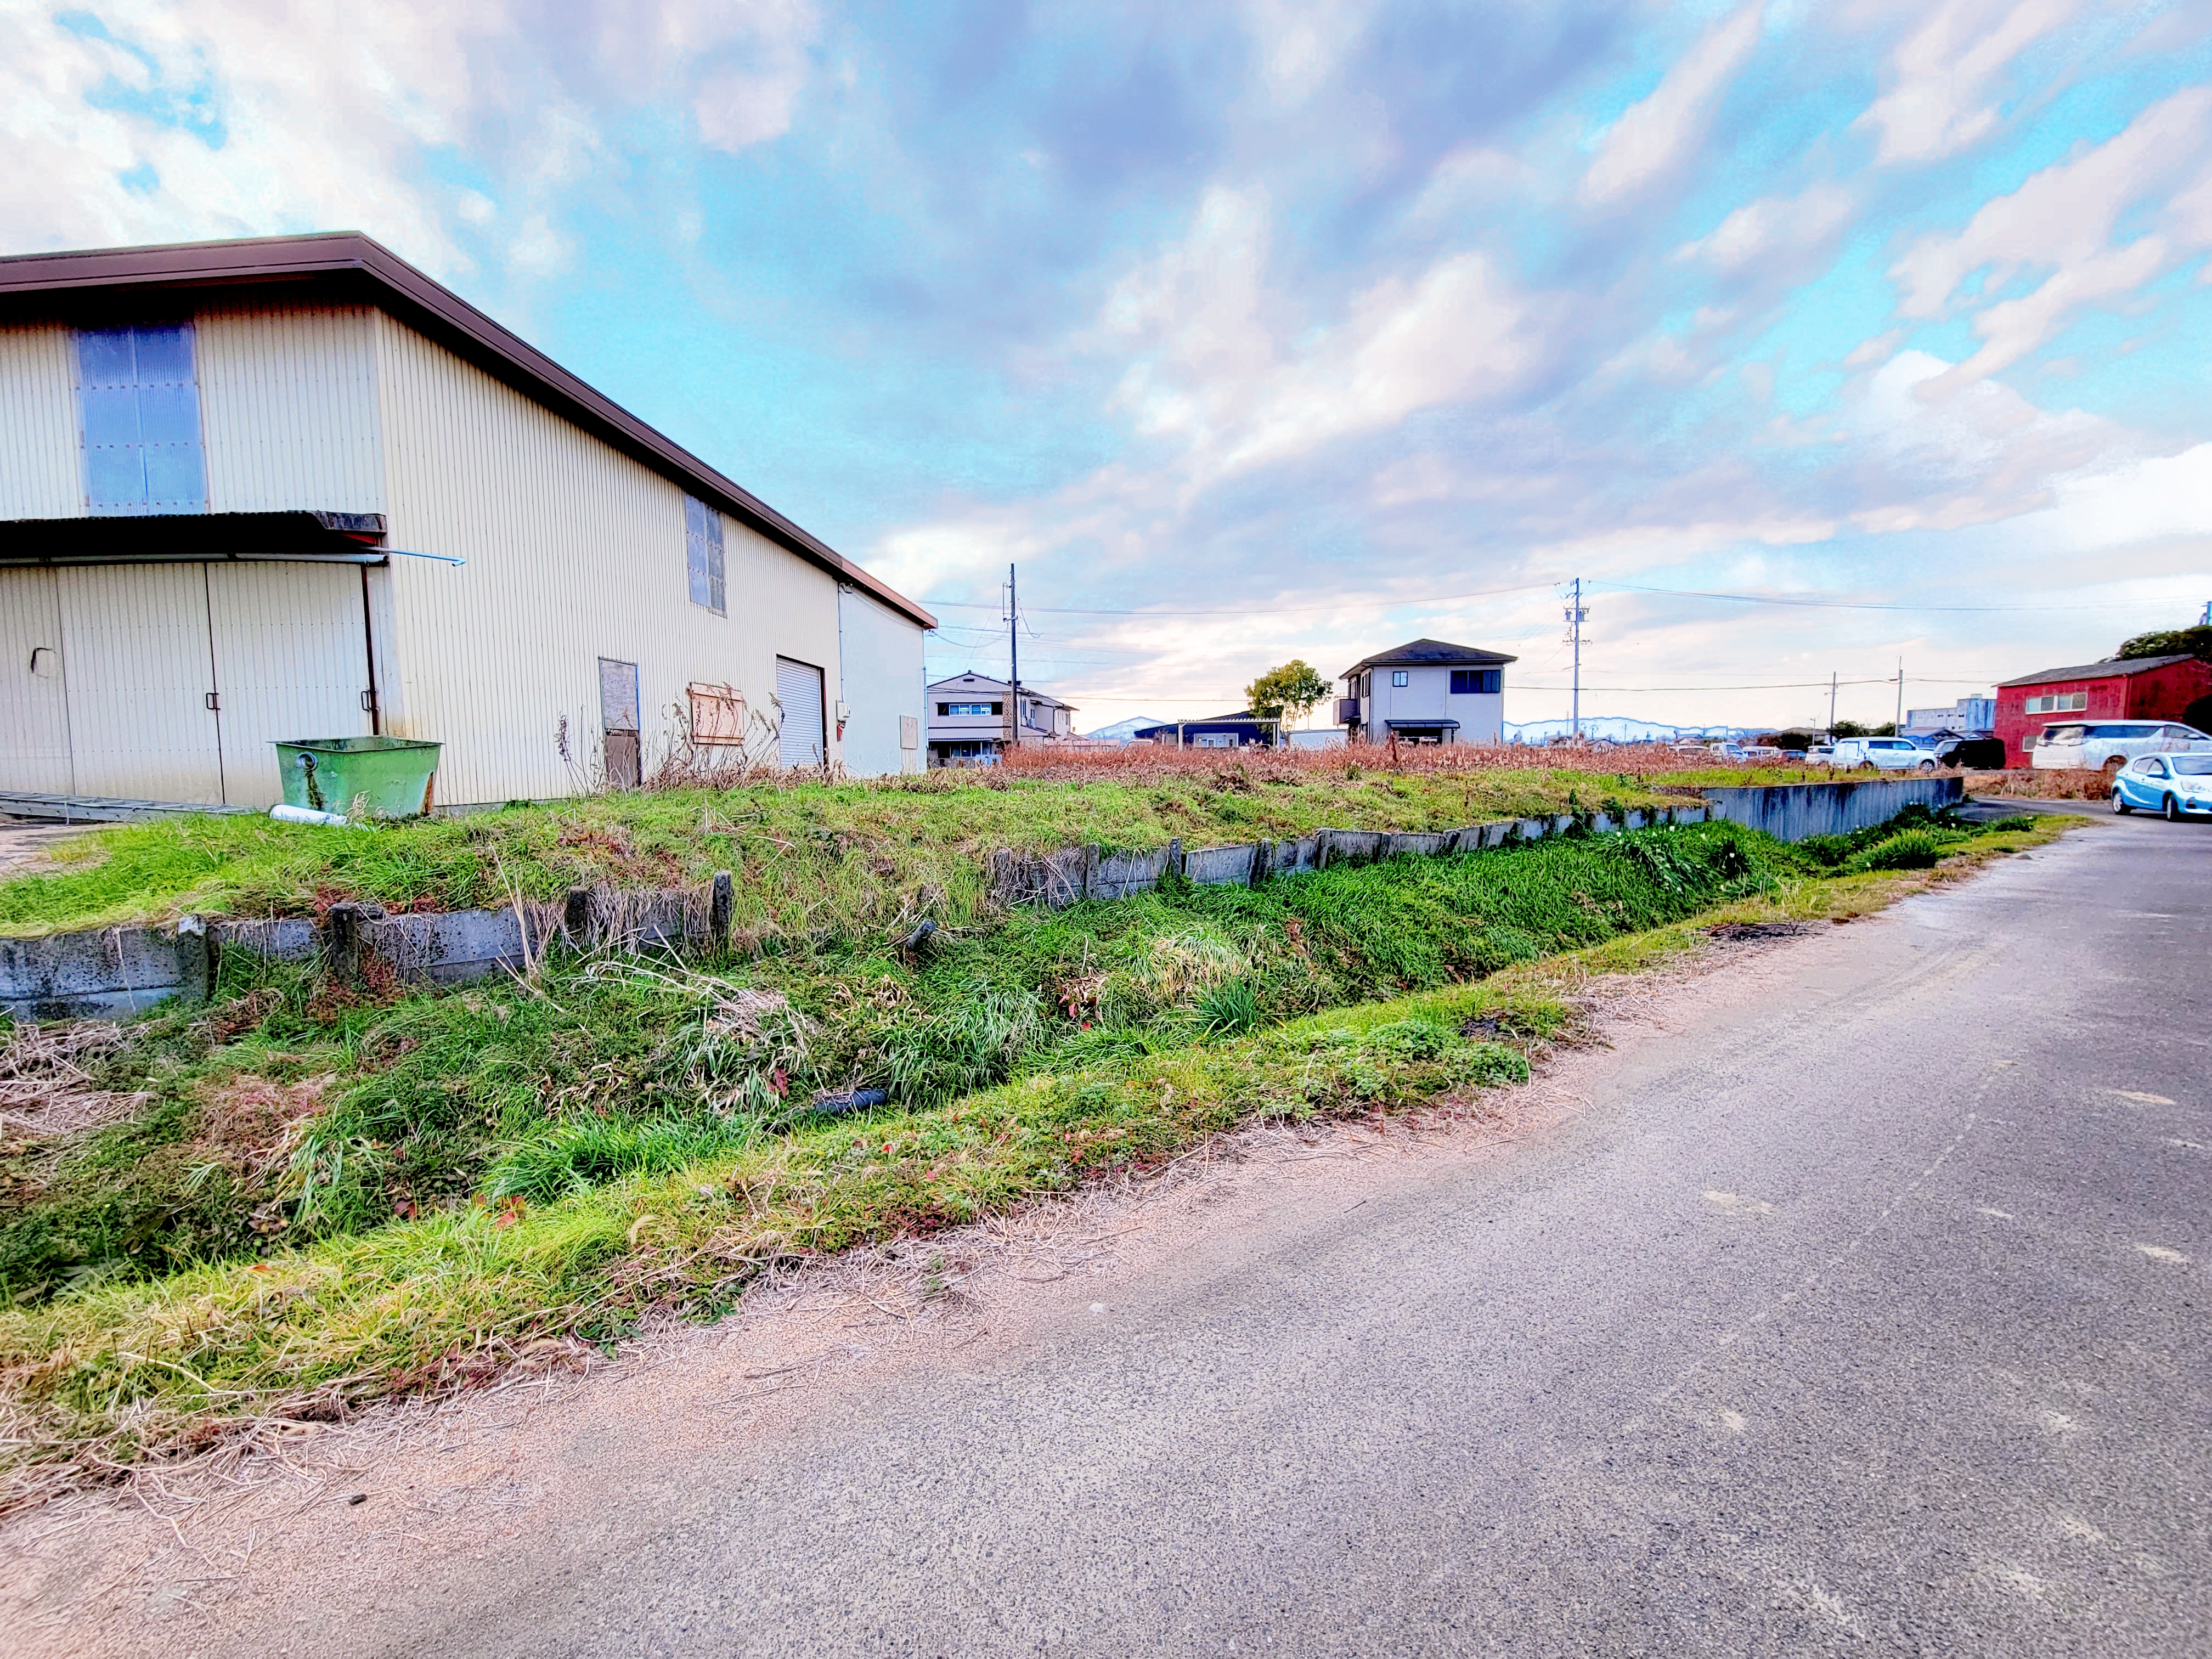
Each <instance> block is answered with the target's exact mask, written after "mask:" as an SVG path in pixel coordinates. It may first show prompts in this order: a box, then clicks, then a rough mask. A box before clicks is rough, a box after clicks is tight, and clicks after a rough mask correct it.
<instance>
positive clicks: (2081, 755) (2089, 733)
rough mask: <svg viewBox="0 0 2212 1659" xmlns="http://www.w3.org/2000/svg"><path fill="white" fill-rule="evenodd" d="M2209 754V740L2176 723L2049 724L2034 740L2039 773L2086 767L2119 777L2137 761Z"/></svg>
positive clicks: (2033, 758)
mask: <svg viewBox="0 0 2212 1659" xmlns="http://www.w3.org/2000/svg"><path fill="white" fill-rule="evenodd" d="M2190 750H2212V735H2208V734H2206V733H2205V732H2200V731H2198V730H2197V728H2196V727H2195V726H2184V725H2183V724H2182V723H2181V722H2180V721H2179V720H2053V721H2052V722H2051V724H2050V725H2048V726H2045V727H2044V728H2043V731H2042V733H2041V735H2039V737H2038V738H2036V740H2035V749H2034V752H2033V755H2032V756H2031V757H2030V760H2031V762H2032V763H2033V765H2034V766H2035V768H2036V769H2037V770H2038V771H2047V770H2052V769H2064V768H2068V767H2086V768H2087V769H2089V770H2091V771H2096V770H2099V769H2102V770H2104V771H2106V772H2107V773H2117V772H2118V771H2119V769H2121V768H2122V767H2123V766H2124V765H2126V764H2127V763H2128V762H2130V761H2131V760H2133V759H2135V758H2136V757H2137V756H2138V755H2170V754H2174V753H2186V752H2188V751H2190Z"/></svg>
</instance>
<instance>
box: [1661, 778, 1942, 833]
mask: <svg viewBox="0 0 2212 1659" xmlns="http://www.w3.org/2000/svg"><path fill="white" fill-rule="evenodd" d="M1700 793H1703V794H1704V796H1705V803H1706V805H1708V806H1710V807H1711V809H1712V814H1713V816H1714V817H1717V818H1726V819H1727V820H1728V821H1729V823H1741V824H1742V825H1744V826H1745V827H1746V828H1747V829H1759V830H1763V831H1765V833H1766V834H1767V835H1770V836H1773V837H1774V838H1775V839H1776V840H1777V841H1803V840H1805V839H1806V838H1807V837H1808V836H1843V835H1849V834H1850V832H1851V831H1852V830H1854V829H1871V828H1873V827H1874V826H1875V824H1877V823H1888V822H1889V820H1890V819H1892V818H1893V817H1896V816H1897V815H1898V814H1899V812H1902V811H1904V810H1905V808H1906V807H1908V806H1925V807H1927V808H1929V810H1930V811H1933V810H1935V809H1936V808H1938V807H1943V806H1954V805H1957V804H1958V803H1959V802H1960V801H1962V800H1964V799H1966V780H1965V779H1964V778H1960V777H1948V778H1868V779H1865V780H1863V781H1862V780H1854V779H1842V780H1838V781H1836V782H1834V783H1778V784H1767V785H1765V786H1763V787H1761V786H1752V787H1745V788H1735V789H1707V790H1704V791H1702V792H1700Z"/></svg>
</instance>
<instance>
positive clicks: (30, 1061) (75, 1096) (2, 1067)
mask: <svg viewBox="0 0 2212 1659" xmlns="http://www.w3.org/2000/svg"><path fill="white" fill-rule="evenodd" d="M7 1029H8V1040H7V1042H6V1045H5V1046H4V1047H0V1137H5V1138H8V1139H19V1138H20V1139H29V1140H45V1139H54V1138H57V1137H59V1136H64V1135H71V1134H76V1133H80V1132H81V1131H83V1130H86V1129H94V1128H97V1127H100V1125H101V1124H103V1123H113V1122H116V1121H118V1120H120V1119H123V1118H125V1117H128V1116H130V1115H131V1113H132V1112H133V1111H135V1110H137V1109H138V1108H139V1107H140V1106H141V1105H143V1104H144V1103H145V1101H146V1098H147V1097H146V1096H145V1095H143V1094H137V1093H132V1094H118V1093H116V1092H114V1091H112V1090H107V1089H102V1088H100V1087H99V1086H98V1085H95V1084H94V1082H93V1080H92V1078H91V1076H90V1075H89V1073H87V1072H86V1070H85V1069H84V1068H85V1063H86V1062H88V1061H89V1060H94V1059H97V1058H98V1057H99V1056H100V1055H103V1054H112V1052H114V1050H116V1049H117V1048H120V1047H122V1045H123V1031H122V1029H121V1028H120V1027H119V1026H118V1025H116V1024H113V1023H112V1021H108V1020H85V1021H82V1022H81V1023H79V1024H73V1025H33V1024H29V1023H28V1022H24V1023H21V1024H10V1025H9V1027H8V1028H7Z"/></svg>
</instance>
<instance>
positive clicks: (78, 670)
mask: <svg viewBox="0 0 2212 1659" xmlns="http://www.w3.org/2000/svg"><path fill="white" fill-rule="evenodd" d="M54 576H55V580H56V582H57V584H58V586H59V588H60V596H61V623H62V654H63V660H64V663H65V664H66V665H67V666H66V672H67V673H68V675H69V708H70V744H71V747H72V749H73V750H75V753H76V790H77V793H80V794H86V795H123V796H129V797H134V798H137V799H144V800H197V801H221V800H222V748H221V744H220V740H219V736H218V732H217V723H216V715H215V714H214V712H213V711H212V710H210V708H208V706H207V696H208V693H209V692H210V691H211V690H214V689H215V678H214V672H213V669H212V666H211V665H210V661H209V649H208V590H207V567H206V566H205V565H199V564H155V565H114V566H106V567H101V566H93V567H88V568H80V569H74V570H58V571H56V572H55V573H54Z"/></svg>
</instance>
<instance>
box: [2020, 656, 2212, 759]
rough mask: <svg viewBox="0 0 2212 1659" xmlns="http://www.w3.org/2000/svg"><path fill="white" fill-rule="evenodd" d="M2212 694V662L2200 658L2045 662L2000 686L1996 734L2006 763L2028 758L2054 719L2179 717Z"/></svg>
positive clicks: (2135, 658)
mask: <svg viewBox="0 0 2212 1659" xmlns="http://www.w3.org/2000/svg"><path fill="white" fill-rule="evenodd" d="M2205 696H2212V663H2208V662H2205V661H2204V660H2203V659H2201V658H2197V657H2191V656H2179V657H2131V658H2127V659H2122V660H2118V661H2113V662H2093V663H2086V664H2084V665H2081V666H2080V667H2078V668H2046V669H2045V670H2044V671H2043V672H2041V673H2040V674H2027V675H2023V676H2021V678H2019V679H2016V680H2007V681H2005V682H2004V684H2002V685H2000V686H1998V687H1997V736H1998V737H2000V738H2002V739H2004V746H2005V764H2006V765H2008V766H2026V765H2027V764H2028V763H2029V753H2028V746H2027V740H2028V739H2029V738H2032V737H2033V736H2035V735H2036V734H2037V733H2038V732H2041V731H2042V730H2043V728H2044V727H2045V726H2049V725H2051V723H2052V722H2053V721H2055V720H2069V719H2072V720H2180V719H2182V718H2183V717H2184V715H2185V714H2186V713H2187V711H2188V708H2189V706H2190V705H2191V703H2193V702H2197V700H2198V699H2199V698H2201V697H2205Z"/></svg>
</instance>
